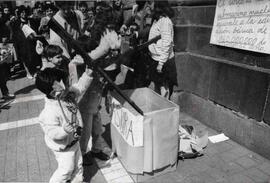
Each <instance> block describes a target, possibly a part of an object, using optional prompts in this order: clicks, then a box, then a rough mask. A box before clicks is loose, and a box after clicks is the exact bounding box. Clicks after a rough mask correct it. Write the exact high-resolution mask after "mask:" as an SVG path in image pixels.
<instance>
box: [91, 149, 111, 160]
mask: <svg viewBox="0 0 270 183" xmlns="http://www.w3.org/2000/svg"><path fill="white" fill-rule="evenodd" d="M91 154H92V156H93V157H95V158H98V159H100V160H102V161H107V160H109V159H110V156H109V155H107V154H105V153H104V152H102V151H99V152H93V151H91Z"/></svg>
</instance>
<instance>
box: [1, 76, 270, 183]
mask: <svg viewBox="0 0 270 183" xmlns="http://www.w3.org/2000/svg"><path fill="white" fill-rule="evenodd" d="M8 87H9V89H10V91H11V92H13V93H15V94H16V99H15V100H14V101H13V102H12V103H11V104H10V105H9V106H7V107H6V108H5V109H2V110H1V112H0V166H1V167H0V182H48V180H49V178H50V176H51V175H52V173H53V171H54V170H55V169H56V166H57V164H56V161H55V159H54V156H53V154H52V152H51V151H50V150H49V149H48V148H47V147H46V145H45V143H44V140H43V132H42V130H41V128H40V126H39V124H37V120H36V119H37V117H38V115H39V113H40V111H41V110H42V108H43V105H44V101H43V95H42V94H41V93H40V92H39V91H38V90H37V89H35V87H34V81H33V80H29V79H27V78H20V79H17V80H11V81H9V82H8ZM102 118H103V122H104V125H105V126H106V127H109V125H108V124H109V117H108V115H107V114H106V112H105V111H104V110H103V111H102ZM180 119H181V124H191V125H193V126H195V127H196V128H206V129H207V131H208V132H209V136H210V135H215V134H217V132H216V131H214V130H212V129H210V128H207V127H205V126H203V125H202V124H200V123H199V122H198V121H196V120H194V119H192V118H191V117H189V116H187V115H185V114H180ZM108 130H109V128H106V132H105V133H104V139H105V141H106V142H107V143H108V144H110V133H109V131H108ZM105 141H104V146H106V147H107V152H108V153H110V148H109V146H108V145H107V143H106V142H105ZM84 168H85V173H86V175H87V179H88V181H89V182H91V183H105V182H111V183H112V182H115V183H120V182H123V183H126V182H133V180H132V179H131V177H130V176H129V175H128V174H127V172H126V171H125V169H124V168H123V166H122V164H121V163H120V162H119V161H118V159H117V158H114V159H113V160H112V161H111V162H109V166H105V167H104V162H100V161H97V160H96V163H94V165H92V166H88V167H84ZM145 182H148V183H150V182H153V183H159V182H160V183H163V182H164V183H167V182H168V183H174V182H179V183H270V161H269V160H267V159H265V158H263V157H262V156H260V155H258V154H256V153H254V152H252V151H249V150H248V149H246V148H244V147H242V146H240V145H239V144H237V143H235V142H233V141H231V140H227V141H224V142H220V143H216V144H212V143H210V142H209V144H208V147H207V148H206V149H205V151H204V156H202V157H199V158H196V159H188V160H185V161H181V160H179V161H178V165H177V169H176V171H174V172H170V173H167V174H164V175H161V176H157V177H153V178H150V179H148V180H147V181H145Z"/></svg>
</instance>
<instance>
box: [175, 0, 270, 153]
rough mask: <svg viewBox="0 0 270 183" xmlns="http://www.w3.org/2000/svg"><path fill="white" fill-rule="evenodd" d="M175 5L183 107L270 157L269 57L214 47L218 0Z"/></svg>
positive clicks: (183, 109)
mask: <svg viewBox="0 0 270 183" xmlns="http://www.w3.org/2000/svg"><path fill="white" fill-rule="evenodd" d="M204 2H205V3H204ZM174 6H175V7H174V10H175V13H176V16H175V18H174V19H173V22H174V24H175V44H176V46H175V51H176V64H177V70H178V82H179V86H178V88H176V89H175V90H176V91H182V92H181V93H178V94H179V101H178V102H179V105H180V107H181V110H182V111H184V112H186V113H188V114H190V115H191V116H193V117H195V118H197V119H198V120H200V121H201V122H203V123H205V124H207V125H209V126H211V127H213V128H215V129H216V130H219V131H222V132H225V134H226V135H228V136H229V137H230V138H232V139H233V140H235V141H237V142H238V143H240V144H242V145H245V146H246V147H248V148H250V149H251V150H254V151H256V152H258V153H260V154H261V155H263V156H265V157H267V158H270V153H269V152H270V141H269V140H268V139H269V137H270V103H269V92H270V91H269V87H270V85H269V84H270V83H269V81H270V80H269V74H270V56H269V55H267V54H261V53H256V52H251V51H245V50H240V49H234V48H228V47H222V46H216V45H211V44H210V43H209V42H210V36H211V30H212V25H213V20H214V15H215V1H213V0H190V1H176V2H174ZM266 137H267V138H266Z"/></svg>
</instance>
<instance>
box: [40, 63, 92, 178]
mask: <svg viewBox="0 0 270 183" xmlns="http://www.w3.org/2000/svg"><path fill="white" fill-rule="evenodd" d="M91 74H92V70H90V69H86V71H85V73H84V74H83V75H82V76H81V77H80V79H79V81H78V82H77V83H76V84H74V85H72V86H71V87H69V88H66V87H65V84H64V83H67V82H66V81H67V80H68V75H67V74H66V73H65V72H63V71H61V70H58V69H56V68H46V69H45V70H43V71H41V72H40V73H39V74H38V75H37V77H36V86H37V88H38V89H39V90H40V91H41V92H43V93H44V94H46V98H45V107H44V109H43V110H42V112H41V114H40V116H39V123H40V125H41V127H42V129H43V131H44V133H45V142H46V145H47V146H48V147H49V148H50V149H51V150H52V151H53V153H54V155H55V158H56V161H57V163H58V168H57V169H56V171H55V172H54V174H53V175H52V177H51V179H50V183H64V182H76V183H78V182H83V167H82V154H81V150H80V145H79V138H80V134H81V128H82V118H81V114H80V112H79V110H78V108H77V105H76V99H77V97H79V96H80V95H81V94H83V93H84V91H85V90H86V89H87V88H88V87H89V85H90V83H91V81H92V77H91Z"/></svg>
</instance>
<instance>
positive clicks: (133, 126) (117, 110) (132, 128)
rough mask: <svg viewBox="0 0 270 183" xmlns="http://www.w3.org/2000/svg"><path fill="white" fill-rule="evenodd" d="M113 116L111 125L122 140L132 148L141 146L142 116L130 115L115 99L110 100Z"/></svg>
mask: <svg viewBox="0 0 270 183" xmlns="http://www.w3.org/2000/svg"><path fill="white" fill-rule="evenodd" d="M112 108H113V114H112V119H111V123H112V125H114V126H115V127H116V129H117V130H118V132H119V133H120V134H121V135H122V137H123V139H125V141H126V142H127V143H128V144H129V145H130V146H133V147H140V146H143V116H141V115H136V116H135V115H134V114H132V113H131V112H130V111H129V110H128V109H127V108H125V107H123V106H122V105H121V104H120V103H119V102H118V101H117V100H116V99H114V98H113V99H112Z"/></svg>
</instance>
